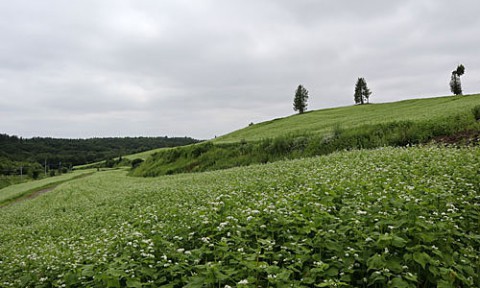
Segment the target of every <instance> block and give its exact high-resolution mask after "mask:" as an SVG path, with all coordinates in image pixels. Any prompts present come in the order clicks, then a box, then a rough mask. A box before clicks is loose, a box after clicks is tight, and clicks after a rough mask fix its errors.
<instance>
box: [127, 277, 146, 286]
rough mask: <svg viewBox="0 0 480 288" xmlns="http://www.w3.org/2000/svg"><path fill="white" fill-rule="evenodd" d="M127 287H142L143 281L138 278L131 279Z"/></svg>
mask: <svg viewBox="0 0 480 288" xmlns="http://www.w3.org/2000/svg"><path fill="white" fill-rule="evenodd" d="M127 287H134V288H139V287H140V288H141V287H142V283H140V281H138V280H136V279H130V280H127Z"/></svg>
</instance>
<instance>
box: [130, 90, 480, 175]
mask: <svg viewBox="0 0 480 288" xmlns="http://www.w3.org/2000/svg"><path fill="white" fill-rule="evenodd" d="M479 105H480V94H476V95H467V96H448V97H438V98H428V99H414V100H405V101H400V102H394V103H385V104H368V105H357V106H349V107H340V108H333V109H324V110H317V111H310V112H307V113H304V114H300V115H292V116H289V117H286V118H281V119H275V120H272V121H267V122H263V123H259V124H256V125H251V126H249V127H246V128H244V129H241V130H238V131H234V132H232V133H229V134H227V135H224V136H221V137H218V138H216V139H213V140H211V141H207V142H204V143H200V144H195V145H189V146H184V147H178V148H174V149H168V150H163V149H160V150H157V151H156V152H155V153H152V154H151V157H150V158H147V159H146V161H145V162H144V163H143V164H141V165H140V166H139V167H138V168H137V169H136V170H135V171H133V172H132V175H135V176H158V175H165V174H176V173H185V172H200V171H209V170H217V169H225V168H231V167H236V166H246V165H250V164H256V163H268V162H273V161H278V160H282V159H294V158H302V157H311V156H316V155H325V154H328V153H332V152H335V151H339V150H348V149H362V148H376V147H382V146H405V145H415V144H422V143H426V142H429V141H432V140H435V139H439V138H440V137H450V136H455V135H458V134H462V133H463V134H462V135H466V137H463V138H464V139H461V140H460V141H464V142H472V141H473V142H475V141H478V139H477V138H478V137H477V136H478V131H480V123H479V122H478V121H477V118H476V117H477V116H475V115H474V114H475V113H474V112H473V109H474V107H478V106H479ZM470 138H473V139H470Z"/></svg>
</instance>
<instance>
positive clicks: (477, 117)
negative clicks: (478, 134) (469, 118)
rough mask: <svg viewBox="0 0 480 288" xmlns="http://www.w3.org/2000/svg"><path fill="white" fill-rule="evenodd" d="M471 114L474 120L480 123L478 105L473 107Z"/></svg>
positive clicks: (479, 106)
mask: <svg viewBox="0 0 480 288" xmlns="http://www.w3.org/2000/svg"><path fill="white" fill-rule="evenodd" d="M472 113H473V116H474V117H475V120H477V121H480V105H477V106H475V107H473V109H472Z"/></svg>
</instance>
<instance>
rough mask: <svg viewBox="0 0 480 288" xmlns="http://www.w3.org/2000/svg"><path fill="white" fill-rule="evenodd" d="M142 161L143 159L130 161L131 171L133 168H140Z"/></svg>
mask: <svg viewBox="0 0 480 288" xmlns="http://www.w3.org/2000/svg"><path fill="white" fill-rule="evenodd" d="M143 161H144V160H143V159H140V158H136V159H133V160H132V163H131V165H132V169H135V168H137V167H138V166H140V164H142V163H143Z"/></svg>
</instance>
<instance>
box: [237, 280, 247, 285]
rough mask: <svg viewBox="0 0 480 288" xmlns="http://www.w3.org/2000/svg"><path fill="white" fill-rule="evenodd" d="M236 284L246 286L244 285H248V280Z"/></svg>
mask: <svg viewBox="0 0 480 288" xmlns="http://www.w3.org/2000/svg"><path fill="white" fill-rule="evenodd" d="M238 284H239V285H242V284H244V285H246V284H248V280H247V279H243V280H241V281H240V282H238Z"/></svg>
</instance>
